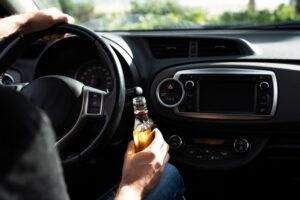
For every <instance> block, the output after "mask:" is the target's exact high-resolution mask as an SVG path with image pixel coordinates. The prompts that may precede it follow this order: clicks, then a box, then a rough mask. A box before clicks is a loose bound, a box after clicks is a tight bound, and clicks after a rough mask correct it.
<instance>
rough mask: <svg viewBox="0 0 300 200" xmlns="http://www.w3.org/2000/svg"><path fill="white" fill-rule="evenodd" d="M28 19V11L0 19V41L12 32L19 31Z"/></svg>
mask: <svg viewBox="0 0 300 200" xmlns="http://www.w3.org/2000/svg"><path fill="white" fill-rule="evenodd" d="M29 19H30V13H28V14H19V15H12V16H10V17H5V18H2V19H0V41H1V40H3V39H4V38H6V37H8V36H10V35H12V34H14V33H17V32H21V31H22V29H23V27H24V25H25V24H26V23H27V21H28V20H29Z"/></svg>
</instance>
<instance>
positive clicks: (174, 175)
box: [163, 164, 184, 187]
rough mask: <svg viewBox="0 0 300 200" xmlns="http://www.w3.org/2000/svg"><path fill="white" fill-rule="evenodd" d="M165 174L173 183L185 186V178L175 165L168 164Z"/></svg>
mask: <svg viewBox="0 0 300 200" xmlns="http://www.w3.org/2000/svg"><path fill="white" fill-rule="evenodd" d="M163 176H165V177H166V179H167V180H170V181H171V182H172V183H176V184H177V185H178V186H180V187H184V183H183V179H182V177H181V175H180V173H179V171H178V169H177V168H176V167H175V166H174V165H172V164H167V166H166V169H165V171H164V174H163Z"/></svg>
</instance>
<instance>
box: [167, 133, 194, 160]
mask: <svg viewBox="0 0 300 200" xmlns="http://www.w3.org/2000/svg"><path fill="white" fill-rule="evenodd" d="M168 143H169V145H170V148H171V149H179V148H180V147H181V146H182V144H183V141H182V139H181V137H180V136H178V135H171V136H170V137H169V139H168ZM189 151H192V149H191V150H189ZM188 153H190V154H191V155H192V154H193V152H188Z"/></svg>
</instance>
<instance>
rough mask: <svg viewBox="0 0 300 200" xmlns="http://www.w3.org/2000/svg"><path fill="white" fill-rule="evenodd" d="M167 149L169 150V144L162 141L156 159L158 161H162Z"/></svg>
mask: <svg viewBox="0 0 300 200" xmlns="http://www.w3.org/2000/svg"><path fill="white" fill-rule="evenodd" d="M168 151H169V145H168V144H167V143H164V144H163V146H162V148H161V149H160V151H159V154H158V155H159V157H158V159H159V162H160V163H163V162H164V159H165V157H166V155H167V154H168Z"/></svg>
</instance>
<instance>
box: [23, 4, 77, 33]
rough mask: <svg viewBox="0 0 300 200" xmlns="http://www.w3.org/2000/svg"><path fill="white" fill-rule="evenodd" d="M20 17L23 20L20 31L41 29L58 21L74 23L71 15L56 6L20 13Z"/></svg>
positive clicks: (26, 31) (28, 31)
mask: <svg viewBox="0 0 300 200" xmlns="http://www.w3.org/2000/svg"><path fill="white" fill-rule="evenodd" d="M20 17H23V18H24V19H23V20H25V21H24V23H23V25H22V27H21V30H20V32H21V33H30V32H35V31H41V30H44V29H47V28H50V27H51V26H53V25H55V24H58V23H74V18H73V17H71V16H69V15H67V14H64V13H62V12H61V11H60V10H58V9H57V8H50V9H45V10H40V11H37V12H31V13H25V14H20Z"/></svg>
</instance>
